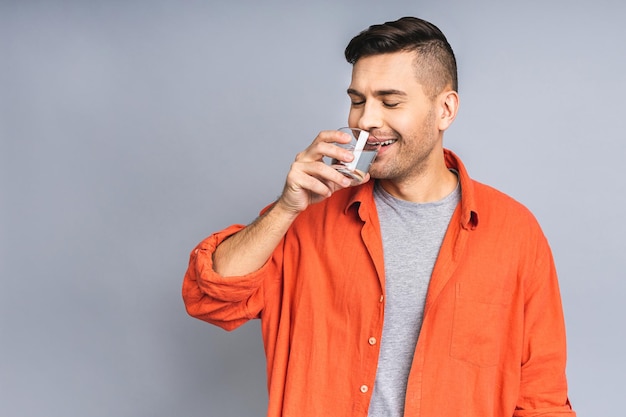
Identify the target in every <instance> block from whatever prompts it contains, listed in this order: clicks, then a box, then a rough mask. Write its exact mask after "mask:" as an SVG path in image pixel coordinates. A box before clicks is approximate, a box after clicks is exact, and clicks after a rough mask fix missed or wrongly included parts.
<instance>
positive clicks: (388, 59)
mask: <svg viewBox="0 0 626 417" xmlns="http://www.w3.org/2000/svg"><path fill="white" fill-rule="evenodd" d="M415 58H416V55H415V52H394V53H388V54H380V55H372V56H366V57H363V58H361V59H359V60H358V61H357V62H356V63H355V64H354V66H353V67H352V82H351V83H350V88H351V89H354V90H357V91H359V92H361V93H364V94H365V93H368V92H371V91H377V90H387V89H395V90H402V91H407V90H409V89H414V88H421V85H420V83H419V82H418V79H417V71H416V67H415V66H416V62H415Z"/></svg>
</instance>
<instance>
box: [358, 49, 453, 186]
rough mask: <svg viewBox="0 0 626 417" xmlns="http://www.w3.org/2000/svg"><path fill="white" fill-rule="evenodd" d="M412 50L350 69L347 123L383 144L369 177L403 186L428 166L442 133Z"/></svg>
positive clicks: (363, 61) (364, 60)
mask: <svg viewBox="0 0 626 417" xmlns="http://www.w3.org/2000/svg"><path fill="white" fill-rule="evenodd" d="M415 56H416V55H415V52H395V53H389V54H382V55H374V56H369V57H364V58H361V59H359V60H358V61H357V62H356V63H355V64H354V67H353V69H352V82H351V84H350V87H349V88H348V95H349V96H350V100H351V102H352V104H351V107H350V114H349V116H348V124H349V126H351V127H359V128H361V129H365V130H368V131H370V133H371V134H372V135H374V136H375V137H376V138H377V139H379V141H380V142H382V146H381V147H380V150H379V151H378V155H377V157H376V160H375V161H374V163H373V164H372V166H371V168H370V171H369V172H370V175H371V176H372V178H377V179H385V180H391V181H394V182H403V181H407V180H409V181H410V180H411V179H412V178H417V177H419V176H420V175H422V174H423V173H424V172H426V170H427V169H428V168H429V165H430V162H431V157H432V156H433V155H435V152H433V150H438V149H441V147H442V138H443V131H442V130H440V128H439V125H438V123H437V120H436V117H437V116H436V114H437V112H436V103H437V98H435V99H433V100H431V99H430V98H429V97H428V96H427V95H426V94H425V93H424V89H423V88H422V85H421V84H420V83H419V82H418V79H417V76H416V67H415V65H416V64H415Z"/></svg>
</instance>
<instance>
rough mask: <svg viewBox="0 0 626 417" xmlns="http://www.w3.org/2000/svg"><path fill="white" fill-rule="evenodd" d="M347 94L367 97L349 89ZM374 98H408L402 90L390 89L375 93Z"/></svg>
mask: <svg viewBox="0 0 626 417" xmlns="http://www.w3.org/2000/svg"><path fill="white" fill-rule="evenodd" d="M347 92H348V94H350V95H354V96H358V97H365V94H363V93H360V92H358V91H357V90H355V89H354V88H348V91H347ZM374 96H375V97H381V96H382V97H384V96H403V97H406V96H407V94H406V93H405V92H404V91H401V90H394V89H390V90H377V91H374Z"/></svg>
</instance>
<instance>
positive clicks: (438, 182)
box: [379, 163, 458, 203]
mask: <svg viewBox="0 0 626 417" xmlns="http://www.w3.org/2000/svg"><path fill="white" fill-rule="evenodd" d="M379 181H380V185H381V186H382V187H383V188H384V189H385V191H387V192H388V193H389V194H391V195H392V196H394V197H395V198H398V199H400V200H405V201H411V202H414V203H430V202H433V201H439V200H441V199H443V198H444V197H446V196H447V195H449V194H450V193H451V192H452V191H454V189H455V188H456V186H457V184H458V178H457V176H456V175H455V174H454V173H453V172H451V171H450V170H449V169H448V167H447V166H446V165H445V163H443V165H442V166H439V167H437V169H436V170H432V171H430V173H429V174H425V175H419V176H416V177H413V178H410V179H405V180H401V181H397V180H390V179H387V180H384V179H381V180H379Z"/></svg>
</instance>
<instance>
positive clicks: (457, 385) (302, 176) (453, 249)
mask: <svg viewBox="0 0 626 417" xmlns="http://www.w3.org/2000/svg"><path fill="white" fill-rule="evenodd" d="M346 58H347V60H348V62H350V63H352V64H353V71H352V81H351V84H350V86H349V88H348V95H349V96H350V99H351V102H352V104H351V107H350V113H349V120H348V122H349V126H351V127H358V128H361V129H365V130H367V131H369V132H370V133H371V135H372V136H374V137H375V138H376V141H378V142H379V144H380V150H379V153H378V155H377V157H376V160H375V161H374V163H373V164H372V166H371V169H370V176H366V178H365V181H364V182H363V183H361V184H359V185H355V184H353V183H351V182H350V181H349V180H348V179H347V178H346V177H344V176H343V175H341V174H340V173H338V172H337V171H335V170H334V169H332V168H331V167H330V166H328V165H326V164H324V162H323V160H322V158H323V157H324V156H326V157H330V158H336V159H340V160H343V161H346V162H347V161H349V160H350V159H351V157H350V155H349V153H348V152H346V151H345V150H344V149H342V148H340V147H338V146H336V145H335V143H345V142H347V141H348V138H346V137H344V136H343V135H342V134H341V133H340V132H336V131H323V132H321V133H320V134H319V135H318V136H317V137H316V138H315V140H314V141H313V143H312V144H311V145H310V146H309V147H308V148H307V149H306V150H304V151H303V152H301V153H300V154H298V155H297V157H296V160H295V162H294V163H293V164H292V166H291V169H290V171H289V173H288V175H287V179H286V183H285V187H284V190H283V192H282V195H281V196H280V197H279V198H278V200H277V201H276V202H275V203H274V204H272V205H271V206H269V207H268V208H266V209H265V210H264V211H263V212H262V214H261V216H260V217H259V218H258V219H257V220H256V221H255V222H253V223H252V224H250V225H249V226H247V227H243V226H241V225H234V226H231V227H229V228H227V229H225V230H223V231H221V232H218V233H215V234H213V235H212V236H210V237H209V238H207V239H205V240H204V241H203V242H201V243H200V244H199V245H198V246H197V247H196V248H195V249H194V250H193V251H192V253H191V258H190V263H189V269H188V270H187V274H186V275H185V279H184V284H183V297H184V300H185V303H186V307H187V311H188V312H189V314H190V315H192V316H194V317H197V318H199V319H202V320H205V321H207V322H209V323H213V324H216V325H218V326H221V327H223V328H224V329H227V330H231V329H234V328H236V327H238V326H240V325H241V324H243V323H245V322H246V321H247V320H250V319H253V318H260V319H261V327H262V333H263V340H264V346H265V353H266V357H267V374H268V390H269V408H268V416H298V417H303V416H304V417H306V416H333V417H342V416H346V417H347V416H351V417H353V416H403V415H404V416H429V417H430V416H443V417H452V416H463V417H470V416H476V417H488V416H519V417H521V416H539V415H541V416H543V417H546V416H557V415H558V416H565V415H568V416H574V415H575V413H574V412H573V411H572V409H571V407H570V404H569V401H568V397H567V382H566V377H565V330H564V322H563V314H562V307H561V301H560V295H559V289H558V283H557V276H556V272H555V269H554V263H553V260H552V256H551V252H550V248H549V246H548V243H547V242H546V239H545V237H544V235H543V234H542V232H541V229H540V228H539V226H538V224H537V222H536V220H535V219H534V217H533V216H532V214H531V213H529V211H528V210H527V209H526V208H524V207H523V206H522V205H520V204H519V203H517V202H515V201H514V200H512V199H511V198H509V197H507V196H505V195H504V194H502V193H500V192H498V191H496V190H494V189H492V188H490V187H487V186H485V185H482V184H480V183H477V182H475V181H473V180H471V179H470V178H469V177H468V174H467V171H466V170H465V168H464V166H463V164H462V163H461V161H460V160H459V158H458V157H457V156H455V155H454V154H453V153H452V152H450V151H448V150H444V148H443V144H442V142H443V133H444V131H445V130H446V129H447V128H448V127H449V126H450V124H451V123H452V122H453V121H454V119H455V117H456V114H457V109H458V105H459V98H458V94H457V74H456V61H455V58H454V54H453V51H452V49H451V48H450V45H449V44H448V42H447V40H446V38H445V36H444V35H443V34H442V33H441V32H440V31H439V29H438V28H437V27H435V26H434V25H432V24H430V23H428V22H425V21H423V20H420V19H417V18H402V19H400V20H398V21H395V22H388V23H385V24H383V25H375V26H371V27H370V28H369V29H367V30H365V31H363V32H362V33H361V34H359V35H358V36H356V37H355V38H354V39H352V41H351V42H350V44H349V45H348V47H347V48H346ZM370 177H371V178H372V179H373V181H369V179H370Z"/></svg>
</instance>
